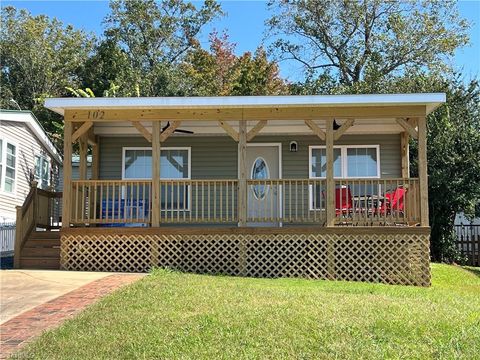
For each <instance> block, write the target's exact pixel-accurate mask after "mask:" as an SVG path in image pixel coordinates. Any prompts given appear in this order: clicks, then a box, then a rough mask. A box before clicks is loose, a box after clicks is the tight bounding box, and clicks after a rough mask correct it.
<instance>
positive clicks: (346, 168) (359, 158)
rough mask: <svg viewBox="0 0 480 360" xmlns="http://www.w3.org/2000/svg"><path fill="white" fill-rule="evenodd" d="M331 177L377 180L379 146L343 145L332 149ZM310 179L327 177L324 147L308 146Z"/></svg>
mask: <svg viewBox="0 0 480 360" xmlns="http://www.w3.org/2000/svg"><path fill="white" fill-rule="evenodd" d="M333 156H334V161H333V176H334V177H336V178H356V177H362V178H364V177H367V178H379V177H380V146H378V145H344V146H335V147H334V148H333ZM309 164H310V178H311V179H322V178H325V177H326V176H327V158H326V149H325V146H310V153H309Z"/></svg>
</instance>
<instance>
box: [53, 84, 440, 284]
mask: <svg viewBox="0 0 480 360" xmlns="http://www.w3.org/2000/svg"><path fill="white" fill-rule="evenodd" d="M444 100H445V96H444V94H397V95H346V96H344V95H342V96H286V97H285V96H278V97H277V96H274V97H218V98H129V99H116V98H110V99H109V98H98V99H92V98H90V99H70V98H68V99H67V98H65V99H49V100H47V102H46V106H47V107H48V108H50V109H52V110H53V111H56V112H58V113H60V114H62V115H63V116H64V119H65V134H64V140H65V147H64V159H65V162H64V189H63V204H62V231H61V253H60V264H61V267H62V268H64V269H72V270H80V269H83V270H85V269H92V270H105V271H119V270H122V271H145V270H146V269H148V268H150V267H151V266H162V267H172V268H175V269H180V270H185V271H196V272H207V273H229V274H230V273H231V274H236V275H244V276H267V277H279V276H306V277H313V278H328V279H345V280H362V281H381V282H386V283H403V284H415V285H428V284H429V281H430V277H429V270H428V262H429V250H428V242H429V227H428V187H427V184H428V178H427V159H426V116H427V115H428V113H429V112H431V111H433V110H434V109H435V108H436V107H437V106H439V105H440V104H441V103H442V102H444ZM411 137H413V138H414V139H416V140H418V177H416V178H412V177H410V169H409V167H410V164H409V146H408V144H409V139H410V138H411ZM76 142H78V145H79V153H80V172H79V176H78V179H73V178H72V172H71V155H72V152H73V147H72V145H73V144H74V143H76ZM89 148H90V151H91V154H92V158H93V164H92V175H91V177H90V178H87V162H86V158H87V154H88V152H89Z"/></svg>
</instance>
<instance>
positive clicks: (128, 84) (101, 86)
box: [81, 39, 137, 96]
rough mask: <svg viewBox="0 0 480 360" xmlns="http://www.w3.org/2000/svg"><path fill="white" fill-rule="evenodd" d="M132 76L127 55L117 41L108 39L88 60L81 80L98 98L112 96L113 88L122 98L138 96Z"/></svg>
mask: <svg viewBox="0 0 480 360" xmlns="http://www.w3.org/2000/svg"><path fill="white" fill-rule="evenodd" d="M131 75H132V74H131V70H130V63H129V60H128V56H127V54H126V53H125V51H124V50H122V49H121V48H120V46H119V45H118V44H117V43H116V42H115V41H112V40H109V39H107V40H104V41H102V42H100V43H99V44H98V45H97V46H96V47H95V49H94V51H93V54H92V55H91V56H90V57H89V58H88V59H86V61H85V66H84V67H83V71H82V73H81V79H82V85H83V87H84V88H90V89H93V90H94V93H95V95H96V96H112V95H113V94H111V95H108V94H109V93H111V92H112V87H113V89H114V90H115V89H116V91H117V92H118V93H119V95H121V96H137V91H136V87H135V81H134V80H135V79H134V78H133V77H132V76H131ZM132 92H133V93H132ZM106 94H107V95H106Z"/></svg>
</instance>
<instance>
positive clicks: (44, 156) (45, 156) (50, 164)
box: [33, 153, 52, 186]
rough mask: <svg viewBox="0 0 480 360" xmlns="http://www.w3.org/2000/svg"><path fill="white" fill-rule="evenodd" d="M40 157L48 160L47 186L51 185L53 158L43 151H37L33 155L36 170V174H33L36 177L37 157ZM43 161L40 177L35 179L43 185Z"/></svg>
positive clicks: (42, 159)
mask: <svg viewBox="0 0 480 360" xmlns="http://www.w3.org/2000/svg"><path fill="white" fill-rule="evenodd" d="M37 156H38V157H39V158H40V159H41V161H42V162H43V161H47V162H48V181H47V186H50V185H51V181H52V160H51V159H50V156H47V155H45V154H41V153H36V154H35V155H34V157H33V159H34V163H33V171H34V174H33V177H35V157H37ZM42 169H43V167H42V163H40V178H39V179H35V180H36V181H38V184H39V185H42Z"/></svg>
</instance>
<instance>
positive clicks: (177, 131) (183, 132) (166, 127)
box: [162, 121, 193, 134]
mask: <svg viewBox="0 0 480 360" xmlns="http://www.w3.org/2000/svg"><path fill="white" fill-rule="evenodd" d="M169 127H170V121H168V122H167V125H165V126H164V127H163V128H162V133H163V132H164V131H165V130H167V129H168V128H169ZM173 132H174V133H182V134H193V131H190V130H183V129H175V130H174V131H173Z"/></svg>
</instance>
